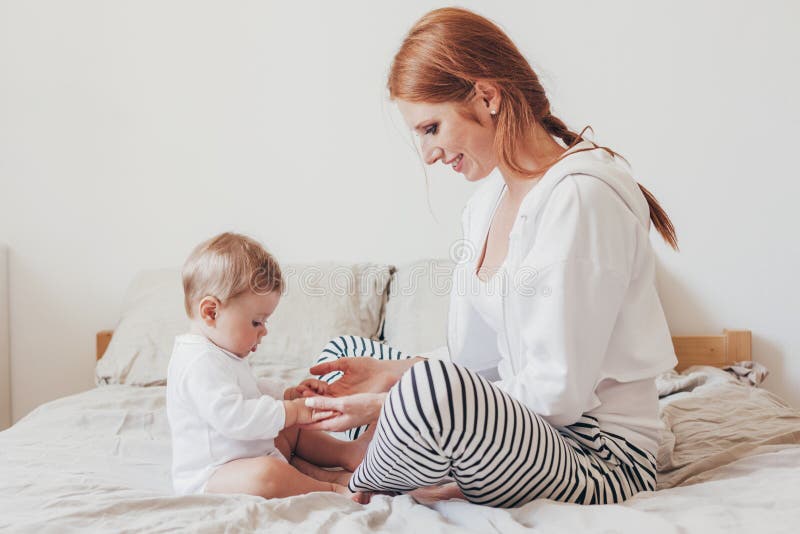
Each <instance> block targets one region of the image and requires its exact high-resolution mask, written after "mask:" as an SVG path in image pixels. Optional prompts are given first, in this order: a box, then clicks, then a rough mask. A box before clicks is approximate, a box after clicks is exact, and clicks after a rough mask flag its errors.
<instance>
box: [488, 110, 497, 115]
mask: <svg viewBox="0 0 800 534" xmlns="http://www.w3.org/2000/svg"><path fill="white" fill-rule="evenodd" d="M489 113H491V114H492V115H497V110H496V109H493V110H492V111H490V112H489Z"/></svg>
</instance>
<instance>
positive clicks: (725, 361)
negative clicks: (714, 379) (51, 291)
mask: <svg viewBox="0 0 800 534" xmlns="http://www.w3.org/2000/svg"><path fill="white" fill-rule="evenodd" d="M113 333H114V332H113V331H112V330H103V331H101V332H98V333H97V359H98V360H99V359H100V358H102V357H103V354H104V353H105V352H106V348H107V347H108V344H109V342H110V341H111V335H112V334H113ZM672 344H673V346H674V347H675V354H676V355H677V356H678V365H676V366H675V369H676V370H678V371H682V370H684V369H686V368H687V367H690V366H692V365H713V366H714V367H725V366H726V365H730V364H732V363H733V362H740V361H744V360H750V359H751V355H750V345H751V334H750V330H723V331H722V335H721V336H673V337H672Z"/></svg>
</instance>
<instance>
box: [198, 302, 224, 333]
mask: <svg viewBox="0 0 800 534" xmlns="http://www.w3.org/2000/svg"><path fill="white" fill-rule="evenodd" d="M197 307H198V311H199V314H200V320H201V321H203V323H205V325H206V326H210V327H212V328H213V327H215V326H216V325H217V315H218V314H219V308H220V305H219V301H218V300H217V299H216V298H214V297H203V299H202V300H201V301H200V304H198V306H197Z"/></svg>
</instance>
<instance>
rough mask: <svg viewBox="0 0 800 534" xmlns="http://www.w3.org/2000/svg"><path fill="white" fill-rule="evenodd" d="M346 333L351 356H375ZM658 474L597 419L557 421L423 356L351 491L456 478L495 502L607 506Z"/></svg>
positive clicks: (390, 405)
mask: <svg viewBox="0 0 800 534" xmlns="http://www.w3.org/2000/svg"><path fill="white" fill-rule="evenodd" d="M343 338H344V339H349V340H350V342H351V343H350V345H349V347H357V348H359V349H360V351H359V350H357V351H356V353H357V354H354V355H359V356H365V355H372V354H373V353H374V351H373V350H372V348H371V347H367V348H366V349H364V346H367V344H369V343H376V342H371V341H370V340H365V341H364V345H363V346H362V345H361V338H357V337H355V338H350V336H343ZM341 343H342V338H340V339H339V343H338V344H339V345H341ZM376 344H377V345H380V343H376ZM347 346H348V345H345V348H346V347H347ZM386 349H388V347H386V346H384V350H386ZM359 352H360V353H359ZM379 352H380V349H379V350H378V353H379ZM392 353H393V354H402V353H399V352H398V351H393V352H392ZM331 356H332V355H331ZM339 357H341V355H340V356H339ZM392 359H397V358H392ZM655 476H656V471H655V459H654V458H653V456H652V454H650V453H648V452H646V451H643V450H641V449H639V448H638V447H636V446H635V445H633V444H631V443H629V442H627V441H626V440H625V439H624V438H623V437H621V436H618V435H616V434H612V433H610V432H604V431H602V430H601V429H600V427H599V425H598V422H597V420H596V419H595V418H593V417H591V416H588V415H584V416H583V417H582V418H581V419H580V420H579V421H578V422H576V423H574V424H572V425H570V426H568V427H563V428H556V427H553V426H552V425H550V424H549V423H548V422H547V421H545V420H544V419H542V418H541V417H540V416H538V415H537V414H535V413H533V412H532V411H530V410H528V409H527V408H526V407H525V406H524V405H523V404H522V403H520V402H519V401H517V400H516V399H514V398H513V397H511V396H510V395H508V394H507V393H505V392H503V391H502V390H500V389H499V388H497V387H496V386H495V385H494V384H492V383H491V382H489V381H488V380H486V379H484V378H483V377H481V376H479V375H478V374H476V373H474V372H472V371H470V370H468V369H465V368H464V367H461V366H458V365H456V364H453V363H450V362H444V361H439V360H426V361H423V362H420V363H417V364H415V365H414V366H413V367H411V369H410V370H409V371H407V372H406V373H405V374H404V375H403V377H402V378H401V379H400V380H399V381H398V383H397V384H395V386H394V387H392V389H391V390H390V391H389V395H388V396H387V399H386V402H385V403H384V406H383V409H382V411H381V415H380V418H379V419H378V424H377V429H376V432H375V435H374V437H373V439H372V442H371V443H370V446H369V449H368V451H367V455H366V456H365V458H364V461H363V462H362V463H361V465H360V466H359V467H358V469H356V471H355V472H354V473H353V477H352V479H351V480H350V489H351V490H352V491H399V492H404V491H409V490H412V489H415V488H418V487H424V486H430V485H434V484H436V483H439V482H441V481H442V480H444V479H445V478H447V477H452V478H453V479H454V480H455V481H456V483H457V484H458V485H459V487H460V488H461V491H462V492H463V493H464V496H465V497H466V498H467V499H469V500H470V501H471V502H474V503H477V504H485V505H489V506H494V507H504V508H505V507H516V506H520V505H523V504H525V503H528V502H531V501H532V500H534V499H539V498H547V499H552V500H556V501H561V502H571V503H580V504H607V503H617V502H622V501H624V500H626V499H628V498H629V497H631V496H632V495H634V494H636V493H638V492H639V491H652V490H654V489H655V484H656V479H655Z"/></svg>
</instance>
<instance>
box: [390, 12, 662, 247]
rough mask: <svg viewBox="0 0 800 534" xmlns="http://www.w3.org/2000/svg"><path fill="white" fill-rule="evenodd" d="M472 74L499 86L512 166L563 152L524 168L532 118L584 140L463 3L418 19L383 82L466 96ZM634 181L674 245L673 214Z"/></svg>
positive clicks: (416, 97)
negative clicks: (522, 151)
mask: <svg viewBox="0 0 800 534" xmlns="http://www.w3.org/2000/svg"><path fill="white" fill-rule="evenodd" d="M477 80H485V81H488V82H492V83H493V84H494V85H495V86H497V88H498V89H499V91H500V95H501V98H502V100H501V102H502V104H501V105H500V108H499V109H498V110H497V115H495V116H494V120H495V125H496V127H497V130H496V134H495V139H494V145H495V150H496V152H497V154H498V156H499V158H500V161H501V162H502V163H503V164H504V165H505V166H507V167H508V168H509V169H511V170H512V171H513V172H515V173H518V174H522V175H524V176H537V175H539V174H541V173H543V172H544V171H546V170H547V168H549V167H550V166H552V165H553V164H554V163H556V162H557V161H558V160H559V159H561V158H557V159H555V160H553V161H551V162H549V163H548V164H547V165H546V166H545V167H544V168H541V169H526V168H524V167H522V166H521V165H520V164H519V152H520V149H521V147H520V141H521V140H523V139H525V138H526V137H527V135H528V133H529V132H531V131H532V130H533V128H534V126H535V125H536V124H537V123H538V124H540V125H541V126H542V127H543V128H544V129H545V131H547V132H548V133H549V134H550V135H551V136H553V137H557V138H559V139H561V141H562V142H563V143H564V144H565V145H566V146H567V148H571V147H573V146H575V145H576V144H578V143H579V142H580V141H581V140H583V133H584V132H585V131H586V129H585V128H584V130H583V131H582V132H581V133H575V132H573V131H571V130H570V129H569V128H567V126H566V125H565V124H564V122H563V121H562V120H561V119H559V118H558V117H556V116H555V115H553V114H552V112H551V111H550V101H549V100H548V99H547V95H546V94H545V92H544V88H543V87H542V85H541V83H539V78H538V76H536V73H535V72H534V71H533V69H532V68H531V66H530V64H529V63H528V61H527V60H526V59H525V57H524V56H523V55H522V53H520V51H519V50H518V49H517V47H516V46H515V45H514V43H513V42H512V41H511V39H510V38H509V37H508V36H507V35H506V34H505V32H503V30H501V29H500V28H499V27H498V26H497V25H496V24H494V23H493V22H491V21H490V20H488V19H486V18H484V17H482V16H480V15H477V14H475V13H473V12H471V11H468V10H466V9H460V8H453V7H447V8H442V9H436V10H434V11H431V12H430V13H428V14H427V15H425V16H423V17H422V18H421V19H420V20H419V21H417V23H416V24H414V26H413V27H412V28H411V30H410V31H409V32H408V35H407V36H406V38H405V40H404V41H403V44H402V45H401V46H400V50H399V51H398V52H397V54H396V55H395V57H394V60H393V61H392V66H391V69H390V71H389V80H388V84H387V85H388V88H389V94H390V96H391V98H392V99H396V98H397V99H401V100H406V101H409V102H428V103H444V102H457V103H467V102H469V101H470V100H471V99H472V98H474V97H475V82H476V81H477ZM598 148H599V149H603V150H605V151H607V152H608V153H609V154H612V155H618V154H616V153H615V152H614V151H612V150H611V149H609V148H606V147H600V146H597V145H595V146H594V147H593V148H585V149H582V150H581V151H583V150H595V149H598ZM562 157H563V156H562ZM639 188H640V189H641V190H642V194H644V197H645V199H647V204H648V205H649V207H650V219H651V220H652V222H653V225H654V226H655V227H656V229H657V230H658V232H659V233H660V234H661V236H662V237H663V238H664V240H665V241H666V242H667V243H669V245H670V246H672V248H674V249H676V250H677V248H678V239H677V237H676V235H675V228H674V226H673V225H672V221H670V219H669V217H668V216H667V214H666V212H665V211H664V209H663V208H662V207H661V206H660V205H659V203H658V201H657V200H656V198H655V197H654V196H653V194H652V193H650V191H648V190H647V189H645V188H644V187H643V186H642V185H641V184H639Z"/></svg>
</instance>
